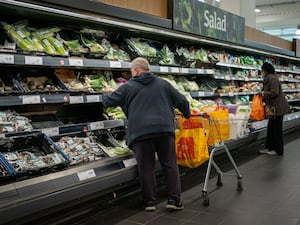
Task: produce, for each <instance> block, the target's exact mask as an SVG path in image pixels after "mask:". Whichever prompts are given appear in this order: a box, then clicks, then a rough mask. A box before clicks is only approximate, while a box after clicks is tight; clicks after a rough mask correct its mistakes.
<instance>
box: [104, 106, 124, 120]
mask: <svg viewBox="0 0 300 225" xmlns="http://www.w3.org/2000/svg"><path fill="white" fill-rule="evenodd" d="M104 111H105V113H106V114H107V115H108V116H109V119H112V120H121V119H126V116H125V113H124V112H123V110H122V109H121V107H119V106H118V107H107V108H105V109H104Z"/></svg>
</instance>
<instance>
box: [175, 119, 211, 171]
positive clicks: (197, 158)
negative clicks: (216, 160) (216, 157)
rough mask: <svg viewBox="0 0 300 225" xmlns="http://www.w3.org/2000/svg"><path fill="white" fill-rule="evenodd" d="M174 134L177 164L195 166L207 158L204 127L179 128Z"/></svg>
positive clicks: (206, 136) (206, 135)
mask: <svg viewBox="0 0 300 225" xmlns="http://www.w3.org/2000/svg"><path fill="white" fill-rule="evenodd" d="M186 121H189V123H193V121H191V120H186ZM175 135H176V154H177V163H178V165H181V166H185V167H190V168H196V167H198V166H200V165H201V164H203V163H204V162H205V161H206V160H208V159H209V153H208V146H207V138H208V133H207V132H206V131H205V129H204V128H191V129H180V130H178V131H176V133H175Z"/></svg>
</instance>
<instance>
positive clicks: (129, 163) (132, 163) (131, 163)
mask: <svg viewBox="0 0 300 225" xmlns="http://www.w3.org/2000/svg"><path fill="white" fill-rule="evenodd" d="M123 164H124V166H125V168H127V167H130V166H135V165H137V161H136V158H131V159H125V160H123Z"/></svg>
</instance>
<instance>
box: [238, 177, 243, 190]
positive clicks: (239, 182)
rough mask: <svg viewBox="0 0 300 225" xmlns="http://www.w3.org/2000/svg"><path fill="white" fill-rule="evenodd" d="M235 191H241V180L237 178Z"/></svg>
mask: <svg viewBox="0 0 300 225" xmlns="http://www.w3.org/2000/svg"><path fill="white" fill-rule="evenodd" d="M237 191H243V185H242V181H241V180H240V179H239V180H238V183H237Z"/></svg>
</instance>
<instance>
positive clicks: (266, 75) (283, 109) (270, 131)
mask: <svg viewBox="0 0 300 225" xmlns="http://www.w3.org/2000/svg"><path fill="white" fill-rule="evenodd" d="M261 69H262V71H261V74H262V76H263V90H262V92H261V94H262V96H263V100H264V102H265V104H269V105H271V106H274V107H275V112H276V114H275V117H274V118H271V119H269V120H268V126H267V139H266V143H265V149H264V150H260V153H266V154H269V155H283V152H284V149H283V135H282V122H283V116H284V115H285V114H287V113H289V112H290V106H289V104H288V102H287V100H286V98H285V95H284V93H283V92H282V89H281V83H280V81H279V79H278V77H277V75H275V69H274V67H273V66H272V65H271V64H270V63H267V62H266V63H264V64H263V65H262V68H261Z"/></svg>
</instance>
